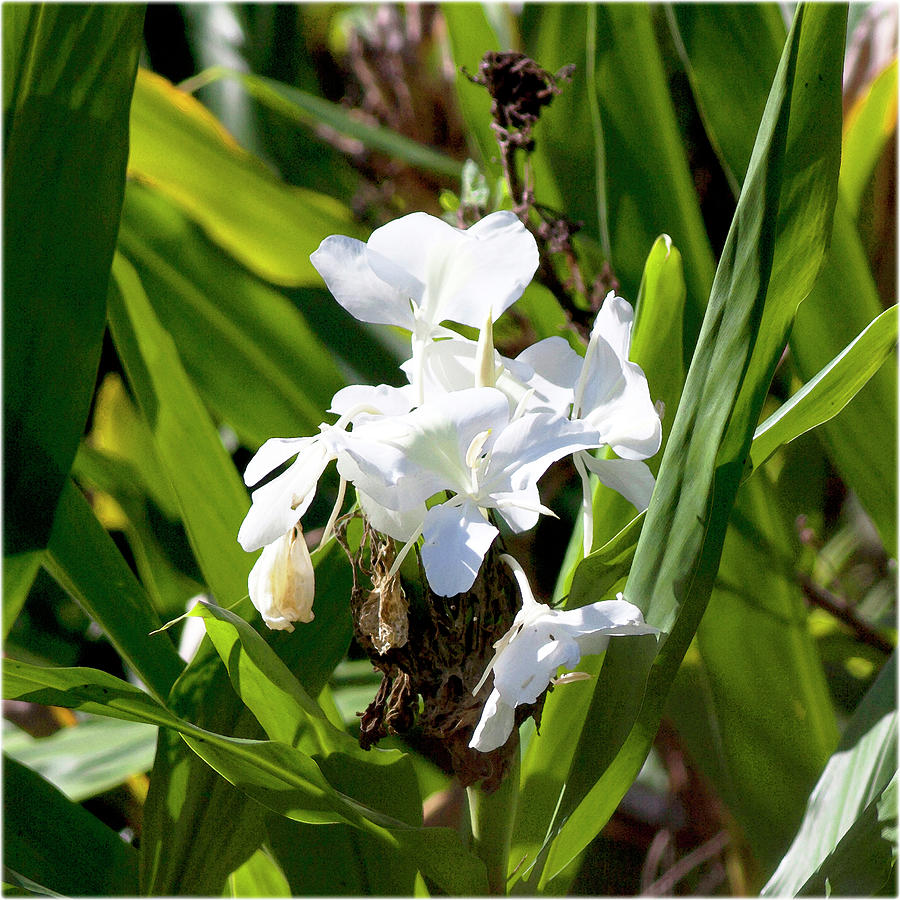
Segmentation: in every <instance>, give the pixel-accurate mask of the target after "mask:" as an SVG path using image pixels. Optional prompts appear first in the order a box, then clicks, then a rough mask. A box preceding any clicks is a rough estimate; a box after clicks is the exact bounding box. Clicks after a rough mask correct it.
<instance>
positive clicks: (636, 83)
mask: <svg viewBox="0 0 900 900" xmlns="http://www.w3.org/2000/svg"><path fill="white" fill-rule="evenodd" d="M596 20H597V31H596V34H594V35H592V41H591V42H592V43H593V44H594V46H595V47H596V58H595V59H594V60H593V61H592V64H585V62H584V61H585V60H586V47H587V44H588V40H587V37H586V33H587V23H588V19H587V7H586V6H585V5H583V4H534V5H526V7H525V8H524V11H523V15H522V36H523V43H524V49H525V51H526V52H527V53H528V55H529V56H531V57H532V58H533V59H535V60H536V61H537V62H538V63H540V65H541V66H543V67H544V68H545V69H547V70H548V71H550V72H555V71H557V70H559V69H560V68H561V67H562V66H564V65H567V64H568V63H575V64H576V66H577V67H578V68H577V69H576V71H575V73H574V75H573V78H572V82H571V83H569V84H565V85H563V89H562V94H561V95H560V96H558V97H555V98H554V100H553V103H552V104H551V105H550V106H549V107H547V108H546V109H545V110H543V111H542V113H541V120H540V122H539V124H538V126H537V128H536V129H535V144H536V148H535V152H534V154H533V165H534V189H535V193H536V197H537V199H538V200H539V201H540V202H542V203H545V204H547V205H549V206H551V207H554V208H556V209H561V210H564V211H565V213H566V215H567V216H568V217H569V218H570V219H572V220H580V221H583V222H584V223H585V232H586V234H587V235H588V236H589V237H591V238H593V239H594V240H596V241H599V240H600V238H601V234H600V233H599V230H598V228H599V226H597V225H596V223H597V221H598V216H597V209H598V205H597V188H596V184H597V183H596V178H595V177H594V173H595V168H596V163H597V160H596V153H595V147H594V132H595V130H596V129H595V128H591V127H590V125H589V122H588V115H589V113H588V110H589V99H588V98H589V93H588V92H589V91H590V92H596V97H597V100H598V101H599V122H600V128H601V130H602V135H603V141H604V145H605V172H606V175H605V181H606V187H607V196H606V201H605V205H606V208H607V217H608V227H609V232H610V238H611V241H612V260H611V261H610V262H611V265H612V269H613V272H614V274H615V276H616V277H617V278H618V280H619V282H620V283H621V286H622V287H621V293H622V295H623V296H625V297H626V298H628V299H630V300H632V301H633V300H634V299H635V298H636V297H637V294H638V288H639V284H640V280H641V273H642V272H643V269H644V262H645V260H646V257H647V253H648V250H649V249H650V247H651V246H652V245H653V243H654V241H655V240H656V239H657V236H658V235H660V234H661V233H664V232H665V233H666V234H669V235H671V236H672V241H673V242H674V244H675V245H676V246H677V247H678V248H679V250H680V251H681V254H682V255H683V256H684V261H685V266H684V271H685V280H686V282H687V300H686V303H685V307H684V331H685V334H686V336H687V338H688V345H689V346H692V345H693V342H694V339H695V337H696V334H697V332H698V330H699V325H700V320H701V318H702V315H703V308H704V305H705V301H706V298H707V296H708V295H709V288H710V284H711V283H712V278H713V272H714V269H715V261H714V259H713V255H712V251H711V249H710V245H709V241H708V239H707V237H706V229H705V227H704V224H703V219H702V217H701V215H700V207H699V203H698V200H697V195H696V191H695V189H694V184H693V180H692V178H691V173H690V169H689V168H688V164H687V158H686V156H685V152H684V148H683V146H682V139H681V135H680V133H679V130H678V124H677V119H676V113H675V109H674V107H673V104H672V100H671V96H670V94H669V88H668V84H667V80H666V73H665V69H664V66H663V60H662V56H661V53H660V48H659V46H658V44H657V40H656V36H655V34H654V28H653V22H652V9H651V7H649V6H646V5H641V4H627V3H626V4H602V5H599V6H597V7H596ZM583 36H585V37H583ZM590 71H593V72H594V73H595V80H594V82H593V84H592V85H589V84H588V83H587V82H586V75H587V73H588V72H590ZM574 123H583V124H582V125H581V126H580V127H573V124H574ZM687 358H689V357H686V359H687Z"/></svg>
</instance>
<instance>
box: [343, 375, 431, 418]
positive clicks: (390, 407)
mask: <svg viewBox="0 0 900 900" xmlns="http://www.w3.org/2000/svg"><path fill="white" fill-rule="evenodd" d="M414 405H415V398H414V396H413V392H412V389H411V385H405V386H404V387H399V388H397V387H391V386H390V385H389V384H379V385H375V386H374V387H373V386H371V385H368V384H350V385H348V386H347V387H345V388H341V389H340V390H339V391H338V392H337V393H336V394H335V395H334V396H333V397H332V398H331V408H330V409H329V410H328V411H329V412H333V413H336V414H337V415H339V416H343V415H345V414H348V413H350V414H352V413H353V411H354V410H356V409H358V408H360V407H370V408H371V409H372V410H377V411H378V412H379V413H380V414H381V415H383V416H402V415H403V414H404V413H408V412H409V411H410V410H411V409H412V408H413V406H414ZM355 418H356V417H354V420H355Z"/></svg>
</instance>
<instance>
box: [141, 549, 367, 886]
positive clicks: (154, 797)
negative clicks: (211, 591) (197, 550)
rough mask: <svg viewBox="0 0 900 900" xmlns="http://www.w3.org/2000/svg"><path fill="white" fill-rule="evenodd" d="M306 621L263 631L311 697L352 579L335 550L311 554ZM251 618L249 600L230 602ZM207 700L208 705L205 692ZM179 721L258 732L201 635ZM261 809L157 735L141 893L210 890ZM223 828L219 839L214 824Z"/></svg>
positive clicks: (256, 830)
mask: <svg viewBox="0 0 900 900" xmlns="http://www.w3.org/2000/svg"><path fill="white" fill-rule="evenodd" d="M312 559H313V565H314V566H315V570H316V586H317V599H316V618H315V620H314V621H313V622H310V623H309V624H307V625H304V627H303V628H297V629H295V631H294V632H293V633H292V634H288V633H287V632H278V633H272V632H269V633H268V634H267V638H268V641H269V644H270V646H271V647H272V648H273V649H274V650H275V652H276V653H278V655H279V656H280V657H281V659H282V660H283V661H284V662H285V664H286V665H287V666H288V668H289V669H290V670H291V671H294V672H296V673H297V677H298V680H299V681H300V682H301V684H302V685H303V687H304V688H305V689H306V692H307V693H308V694H310V695H312V696H315V695H317V694H318V693H319V691H321V689H322V687H323V685H324V684H325V683H326V682H327V680H328V677H329V675H330V674H331V671H332V670H333V669H334V667H335V665H336V664H337V662H338V661H339V660H340V658H341V657H342V656H343V655H344V653H345V651H346V649H347V645H348V644H349V642H350V636H351V624H350V613H349V604H348V599H347V598H348V597H349V595H350V589H351V585H352V578H351V573H350V567H349V565H348V562H347V557H346V555H345V554H344V552H343V550H342V549H341V548H340V547H339V546H337V544H336V542H332V543H331V544H329V545H328V546H327V547H326V548H324V549H323V550H321V551H316V552H314V553H313V554H312ZM236 609H237V611H238V612H239V613H240V614H241V615H242V616H249V615H254V616H255V615H256V613H255V611H254V610H253V607H252V605H251V604H250V601H249V600H245V601H244V602H243V603H242V604H239V605H238V607H237V608H236ZM210 697H215V703H210V702H209V698H210ZM170 703H171V704H172V706H173V708H175V709H177V710H178V712H179V713H180V714H181V715H182V716H183V717H184V718H188V719H190V720H191V721H193V722H196V723H197V724H200V725H202V726H203V727H205V728H207V729H209V730H212V731H216V732H219V733H222V734H230V735H236V736H242V737H254V738H256V737H261V736H262V734H263V732H262V730H261V728H260V726H259V724H258V723H257V721H256V719H255V718H254V717H253V715H252V714H251V713H250V711H249V710H248V709H247V708H246V707H245V706H244V705H243V703H242V702H241V701H240V699H239V698H238V697H237V695H236V694H235V693H234V690H233V689H232V687H231V683H230V680H229V677H228V673H227V671H226V669H225V667H224V666H223V665H222V663H221V661H220V659H219V656H218V654H217V653H216V651H215V649H214V648H213V646H212V644H211V642H210V641H208V640H204V641H203V643H202V644H201V646H200V648H199V650H198V651H197V653H196V655H195V656H194V659H193V661H192V662H191V665H190V666H189V667H188V668H187V669H186V670H185V674H184V675H183V676H182V678H181V679H179V681H178V682H177V683H176V685H175V688H174V689H173V692H172V695H171V697H170ZM268 818H270V816H269V814H268V813H267V812H266V811H265V810H264V809H263V808H262V807H261V806H259V804H257V803H254V802H252V801H250V800H248V799H247V796H246V795H245V794H243V793H242V792H241V791H239V790H238V789H237V788H235V787H234V786H233V785H231V784H230V783H229V782H227V781H226V780H225V779H223V778H221V777H220V776H219V775H218V774H216V773H215V772H214V771H213V770H212V769H210V768H209V766H207V765H206V763H204V762H203V761H202V760H201V759H200V758H199V757H198V756H196V755H195V754H194V753H192V752H191V751H190V750H189V749H188V748H187V747H186V746H185V744H184V742H183V741H181V740H180V738H178V737H177V735H174V734H173V733H171V732H167V731H162V732H160V739H159V750H158V752H157V759H156V763H155V765H154V769H153V777H152V779H151V783H150V791H149V793H148V795H147V802H146V803H145V805H144V832H143V835H142V847H143V849H144V853H143V857H142V863H143V869H142V882H143V884H144V888H145V890H147V891H149V892H151V893H158V894H163V895H172V894H180V893H196V894H207V895H209V894H217V893H220V892H221V890H222V888H223V886H224V884H225V879H226V878H227V876H228V874H229V873H230V872H232V871H233V870H234V869H236V868H237V867H238V866H239V865H241V864H242V863H243V862H244V861H245V860H246V859H248V858H249V857H250V856H251V854H252V853H253V852H254V851H255V850H256V848H257V847H258V846H259V844H260V843H261V841H262V840H263V838H264V836H265V831H266V821H267V819H268ZM223 821H227V822H231V823H232V826H231V827H230V828H229V829H228V832H227V834H226V835H225V836H224V837H223V834H222V827H221V823H222V822H223Z"/></svg>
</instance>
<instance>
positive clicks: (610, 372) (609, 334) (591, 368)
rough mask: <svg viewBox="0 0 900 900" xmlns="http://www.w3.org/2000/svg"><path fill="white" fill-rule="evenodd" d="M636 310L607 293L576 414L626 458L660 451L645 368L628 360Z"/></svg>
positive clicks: (658, 425)
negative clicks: (578, 409) (643, 369)
mask: <svg viewBox="0 0 900 900" xmlns="http://www.w3.org/2000/svg"><path fill="white" fill-rule="evenodd" d="M633 321H634V313H633V311H632V309H631V306H630V304H629V303H628V302H627V301H625V300H623V299H622V298H621V297H616V296H615V295H612V294H611V295H610V296H608V297H607V298H606V300H605V301H604V303H603V306H602V307H601V308H600V312H599V313H598V314H597V319H596V321H595V323H594V328H593V330H592V331H591V341H590V344H589V346H588V350H587V355H586V356H585V359H584V366H585V368H584V370H583V374H582V378H583V387H584V390H583V393H582V396H581V403H580V411H579V413H578V415H579V416H580V417H581V418H583V419H585V420H586V421H587V422H588V423H589V424H590V425H591V426H593V427H594V428H596V429H597V430H598V431H599V432H600V436H601V438H602V439H603V442H604V443H606V444H609V446H611V447H612V448H613V450H615V452H616V453H617V454H618V455H619V456H621V457H623V458H624V459H646V458H647V457H648V456H653V454H654V453H656V452H657V450H659V447H660V444H661V442H662V425H661V423H660V421H659V415H658V414H657V412H656V409H655V407H654V405H653V402H652V401H651V399H650V390H649V387H648V386H647V378H646V377H645V375H644V373H643V371H642V369H641V367H640V366H639V365H637V364H636V363H633V362H629V361H628V354H629V352H630V348H631V326H632V323H633Z"/></svg>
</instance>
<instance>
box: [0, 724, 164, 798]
mask: <svg viewBox="0 0 900 900" xmlns="http://www.w3.org/2000/svg"><path fill="white" fill-rule="evenodd" d="M155 749H156V728H155V727H153V726H152V725H146V724H143V723H138V722H123V721H121V720H117V719H86V720H85V721H83V722H79V723H78V724H77V725H75V726H74V727H72V728H62V729H60V730H59V731H57V732H54V733H53V734H51V735H49V736H48V737H43V738H33V737H31V735H29V734H28V733H27V732H25V731H20V730H18V729H16V730H15V733H9V732H7V731H4V733H3V750H4V752H5V753H6V754H7V755H8V756H10V757H11V758H12V759H15V760H17V761H18V762H20V763H22V765H23V766H28V768H30V769H33V770H35V771H36V772H37V773H38V774H39V775H41V777H43V778H46V779H47V781H49V782H50V783H51V784H52V785H54V787H56V788H58V789H59V790H60V791H62V792H63V793H64V794H65V795H66V796H67V797H68V798H69V799H70V800H72V801H74V802H75V803H78V802H80V801H81V800H86V799H87V798H88V797H94V796H96V795H97V794H100V793H103V791H108V790H110V789H111V788H114V787H116V786H117V785H120V784H122V782H124V781H125V780H126V779H128V778H129V777H130V776H132V775H136V774H140V773H144V772H148V771H150V767H151V766H152V765H153V754H154V751H155Z"/></svg>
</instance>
